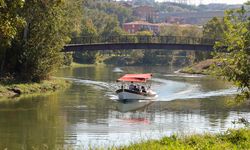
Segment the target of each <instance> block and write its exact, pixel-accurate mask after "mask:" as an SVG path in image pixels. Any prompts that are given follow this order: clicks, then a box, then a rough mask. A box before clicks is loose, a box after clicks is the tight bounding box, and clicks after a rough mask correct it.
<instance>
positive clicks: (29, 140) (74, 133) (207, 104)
mask: <svg viewBox="0 0 250 150" xmlns="http://www.w3.org/2000/svg"><path fill="white" fill-rule="evenodd" d="M176 70H177V69H176V68H170V67H164V66H160V67H120V68H117V67H112V66H101V65H100V66H86V67H77V68H65V69H62V70H60V71H59V72H58V73H56V74H55V78H63V79H66V80H70V81H72V82H73V85H72V86H71V87H70V88H69V89H67V90H64V91H60V92H57V93H53V94H44V95H40V96H29V97H21V98H16V99H13V100H10V101H1V102H0V149H3V148H8V149H32V148H41V147H49V148H50V149H52V148H54V147H55V146H57V147H58V145H63V146H70V147H76V148H80V149H87V148H88V147H108V146H114V145H125V144H129V143H131V142H138V141H141V140H145V139H158V138H160V137H162V136H164V135H165V136H166V135H171V134H179V135H182V134H193V133H204V132H212V133H215V132H221V131H226V130H227V129H228V128H236V127H241V126H242V125H238V124H233V123H232V122H233V121H235V120H237V119H238V118H240V117H244V118H246V119H248V120H250V104H249V103H244V104H240V105H231V103H230V100H231V99H232V97H233V95H234V94H236V93H237V89H236V88H234V87H233V86H232V85H230V84H229V83H225V82H224V81H221V80H218V79H215V78H214V77H207V76H200V75H186V74H178V73H175V71H176ZM149 72H150V73H153V75H154V76H153V79H152V81H151V82H152V88H153V89H154V90H155V91H156V92H157V93H158V95H159V97H158V98H157V99H156V100H155V101H151V102H149V101H133V102H118V101H117V96H116V95H115V93H114V91H115V89H117V87H118V85H117V83H116V82H115V81H116V79H117V78H119V77H120V76H122V75H123V74H125V73H149Z"/></svg>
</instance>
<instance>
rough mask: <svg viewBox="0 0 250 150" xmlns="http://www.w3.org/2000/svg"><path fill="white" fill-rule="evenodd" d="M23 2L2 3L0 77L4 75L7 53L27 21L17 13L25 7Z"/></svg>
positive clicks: (13, 0) (2, 0)
mask: <svg viewBox="0 0 250 150" xmlns="http://www.w3.org/2000/svg"><path fill="white" fill-rule="evenodd" d="M23 4H24V2H23V0H12V1H7V0H1V1H0V60H1V61H0V65H1V66H0V75H3V72H4V71H5V70H4V66H5V61H6V53H7V52H6V51H7V48H9V47H11V42H12V40H13V39H14V38H15V37H16V35H17V34H18V30H20V28H22V27H23V26H24V24H25V21H24V19H23V18H22V17H20V15H19V14H18V13H17V12H18V11H19V10H20V9H21V8H22V7H23Z"/></svg>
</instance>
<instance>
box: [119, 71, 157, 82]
mask: <svg viewBox="0 0 250 150" xmlns="http://www.w3.org/2000/svg"><path fill="white" fill-rule="evenodd" d="M151 77H152V74H150V73H147V74H125V75H124V76H122V77H121V78H119V79H118V80H117V81H121V82H146V81H147V80H148V79H150V78H151Z"/></svg>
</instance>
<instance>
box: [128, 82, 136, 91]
mask: <svg viewBox="0 0 250 150" xmlns="http://www.w3.org/2000/svg"><path fill="white" fill-rule="evenodd" d="M134 88H135V85H134V84H133V82H131V84H130V85H129V87H128V89H129V90H134Z"/></svg>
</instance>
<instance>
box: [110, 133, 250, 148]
mask: <svg viewBox="0 0 250 150" xmlns="http://www.w3.org/2000/svg"><path fill="white" fill-rule="evenodd" d="M111 149H120V150H163V149H164V150H165V149H167V150H184V149H185V150H198V149H202V150H224V149H226V150H231V149H242V150H247V149H250V129H249V128H242V129H238V130H232V129H230V130H228V131H226V132H224V133H220V134H203V135H199V134H195V135H190V136H176V135H172V136H170V137H164V138H162V139H160V140H149V141H145V142H141V143H136V144H132V145H129V146H124V147H119V148H111Z"/></svg>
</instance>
